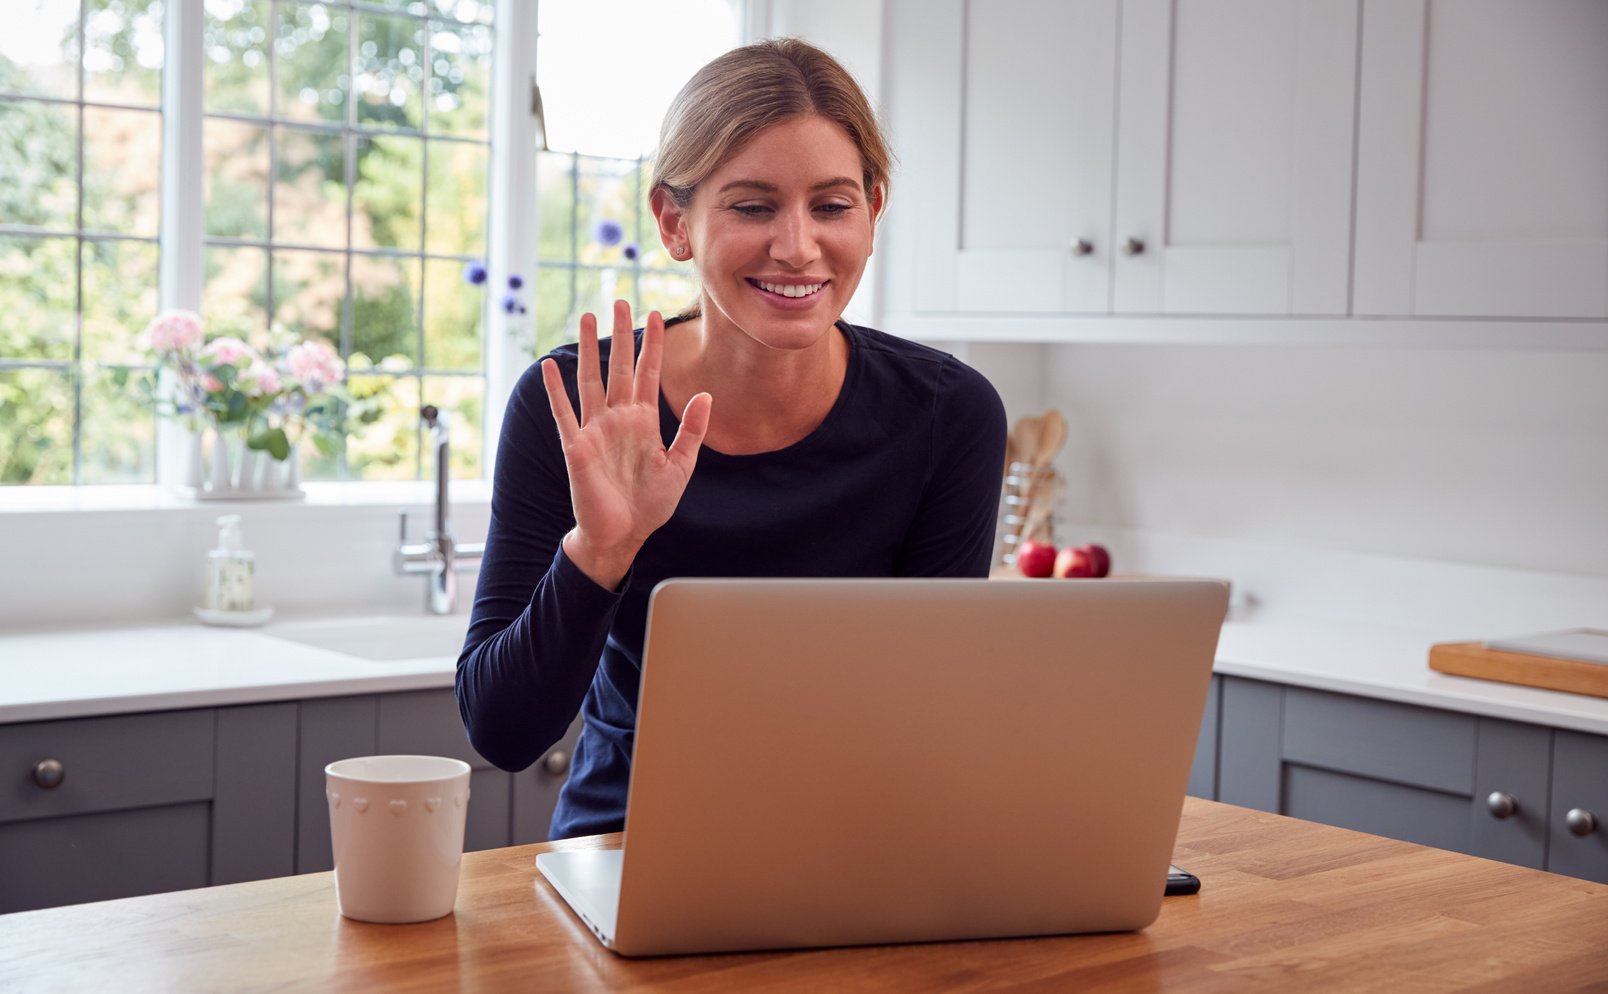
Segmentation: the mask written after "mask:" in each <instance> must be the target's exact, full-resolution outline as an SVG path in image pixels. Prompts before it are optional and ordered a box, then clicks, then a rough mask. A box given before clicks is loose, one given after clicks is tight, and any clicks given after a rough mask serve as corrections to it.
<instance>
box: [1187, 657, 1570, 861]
mask: <svg viewBox="0 0 1608 994" xmlns="http://www.w3.org/2000/svg"><path fill="white" fill-rule="evenodd" d="M1221 721H1222V727H1221V733H1220V741H1221V745H1220V768H1219V779H1218V800H1221V801H1226V802H1228V803H1230V804H1241V805H1245V806H1247V807H1254V808H1260V809H1262V810H1265V811H1275V812H1278V813H1279V814H1286V815H1291V816H1293V817H1296V818H1305V819H1308V820H1310V821H1317V822H1322V823H1324V824H1328V825H1338V826H1340V827H1342V828H1351V829H1355V830H1357V831H1360V832H1371V833H1373V834H1375V835H1383V836H1387V837H1389V838H1394V839H1405V840H1406V841H1408V842H1417V843H1419V844H1421V845H1427V846H1435V847H1437V848H1441V849H1451V850H1454V851H1456V852H1464V853H1470V854H1472V855H1475V856H1484V857H1487V858H1490V859H1500V860H1505V861H1508V862H1513V863H1520V864H1523V865H1525V866H1533V867H1540V866H1541V865H1542V862H1543V853H1544V852H1545V839H1544V836H1545V831H1546V830H1545V813H1544V812H1545V810H1546V791H1547V788H1546V782H1547V767H1548V759H1549V756H1548V752H1549V749H1550V742H1551V735H1552V733H1551V731H1550V730H1548V729H1544V728H1538V727H1536V726H1530V725H1521V724H1517V723H1514V722H1506V721H1499V720H1496V719H1488V718H1476V717H1474V716H1472V715H1467V714H1460V713H1456V712H1451V711H1442V710H1439V709H1436V708H1424V707H1416V706H1413V705H1408V704H1398V703H1395V702H1392V701H1378V700H1371V699H1367V698H1361V697H1353V696H1350V695H1346V694H1331V693H1325V692H1322V691H1315V690H1306V689H1303V688H1296V687H1279V686H1276V685H1273V684H1268V683H1261V682H1258V681H1254V680H1242V679H1234V678H1228V679H1225V680H1224V682H1223V689H1222V714H1221ZM1498 791H1500V792H1503V793H1506V794H1509V795H1510V796H1512V798H1513V799H1514V801H1515V808H1516V810H1515V811H1514V813H1513V814H1512V815H1511V816H1509V817H1507V818H1495V817H1493V815H1492V813H1491V810H1490V807H1489V804H1488V798H1489V795H1490V794H1491V793H1493V792H1498Z"/></svg>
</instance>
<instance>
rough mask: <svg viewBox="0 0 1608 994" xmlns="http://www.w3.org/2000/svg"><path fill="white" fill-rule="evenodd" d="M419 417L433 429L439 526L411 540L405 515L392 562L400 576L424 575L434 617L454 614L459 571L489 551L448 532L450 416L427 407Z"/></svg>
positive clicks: (432, 445) (426, 595)
mask: <svg viewBox="0 0 1608 994" xmlns="http://www.w3.org/2000/svg"><path fill="white" fill-rule="evenodd" d="M419 417H420V418H421V419H422V420H423V421H424V425H425V427H426V428H429V429H430V447H431V448H432V449H434V450H435V527H434V528H433V529H432V530H431V531H430V532H429V533H428V534H427V535H426V536H425V539H424V541H423V542H411V543H410V542H409V541H408V516H407V512H403V514H402V533H401V536H400V540H399V544H398V545H397V547H396V551H395V553H394V554H393V555H392V559H391V561H392V563H393V564H394V565H395V567H396V572H397V574H398V575H399V576H411V575H418V574H424V575H425V578H426V580H427V585H426V588H425V602H424V603H425V608H426V610H428V611H429V612H430V613H431V614H451V613H452V611H453V609H454V608H455V607H457V604H458V576H457V574H458V570H460V569H464V568H467V567H470V566H473V565H475V564H477V563H479V562H480V557H481V555H482V553H484V552H485V551H486V546H485V543H483V542H465V543H463V544H462V545H459V544H457V543H455V542H453V540H452V533H451V532H449V531H447V453H448V450H449V442H448V437H447V421H446V417H445V416H444V415H443V414H442V413H441V412H440V411H438V410H436V408H435V407H433V406H431V405H428V404H426V405H425V406H424V407H421V408H420V409H419Z"/></svg>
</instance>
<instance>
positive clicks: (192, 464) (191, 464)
mask: <svg viewBox="0 0 1608 994" xmlns="http://www.w3.org/2000/svg"><path fill="white" fill-rule="evenodd" d="M201 441H202V439H201V429H199V428H196V429H193V430H191V431H190V432H189V433H188V434H187V435H186V436H185V450H184V481H183V484H182V485H183V486H184V487H187V488H188V489H190V490H194V491H196V492H198V493H199V492H200V490H201V485H202V481H203V480H204V479H205V477H204V476H203V475H202V471H203V469H204V468H205V466H206V462H207V460H206V450H205V449H204V448H202V445H201Z"/></svg>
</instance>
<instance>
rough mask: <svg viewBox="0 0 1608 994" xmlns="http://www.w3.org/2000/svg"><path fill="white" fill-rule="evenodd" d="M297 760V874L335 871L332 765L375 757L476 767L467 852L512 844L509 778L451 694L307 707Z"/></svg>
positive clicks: (339, 700)
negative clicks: (472, 739) (484, 753)
mask: <svg viewBox="0 0 1608 994" xmlns="http://www.w3.org/2000/svg"><path fill="white" fill-rule="evenodd" d="M301 715H302V717H301V752H300V756H299V757H298V760H297V816H296V822H297V824H296V872H298V873H312V872H314V871H317V870H328V869H331V868H332V867H333V866H334V865H335V862H334V856H333V854H332V853H331V850H330V839H329V807H328V802H327V801H326V800H325V797H324V767H326V766H328V765H329V764H330V763H333V762H334V761H336V760H337V759H349V758H351V757H353V756H374V755H394V754H401V755H426V756H448V757H451V758H453V759H461V760H463V761H464V762H466V763H468V764H469V766H470V771H471V772H470V774H469V812H468V821H467V824H466V825H465V826H464V839H463V845H464V848H465V849H466V850H470V851H473V850H477V849H495V848H497V847H499V846H506V845H508V839H509V834H508V825H509V814H508V806H509V793H510V784H509V777H508V774H506V773H503V772H502V771H500V770H498V769H496V768H494V767H493V766H492V765H491V764H490V763H488V762H487V761H486V760H484V759H482V758H481V757H480V756H479V754H477V753H476V752H475V751H474V750H473V749H472V748H470V746H469V742H468V740H467V739H466V738H465V736H464V730H463V722H462V720H461V719H460V718H459V717H458V705H457V702H456V701H455V700H454V699H453V694H452V691H451V690H450V689H443V690H418V691H408V692H405V693H395V694H366V695H362V696H359V697H332V698H326V699H324V700H316V701H303V702H302V704H301Z"/></svg>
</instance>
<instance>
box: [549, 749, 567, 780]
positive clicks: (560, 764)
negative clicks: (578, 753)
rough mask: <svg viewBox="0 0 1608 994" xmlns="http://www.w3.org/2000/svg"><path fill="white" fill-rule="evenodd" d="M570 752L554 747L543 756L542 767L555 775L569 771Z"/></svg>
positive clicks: (561, 774)
mask: <svg viewBox="0 0 1608 994" xmlns="http://www.w3.org/2000/svg"><path fill="white" fill-rule="evenodd" d="M569 763H570V758H569V753H567V752H565V751H564V750H562V749H554V750H553V751H552V752H550V753H548V754H547V755H546V756H544V757H542V769H544V770H546V771H547V772H548V773H551V774H552V775H553V776H555V777H561V776H563V775H564V774H566V773H568V772H569Z"/></svg>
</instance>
